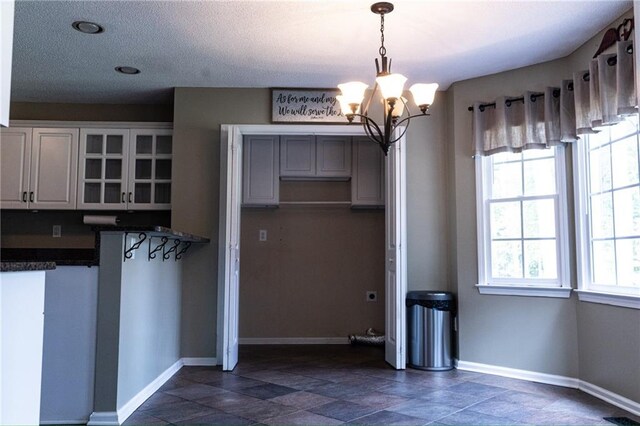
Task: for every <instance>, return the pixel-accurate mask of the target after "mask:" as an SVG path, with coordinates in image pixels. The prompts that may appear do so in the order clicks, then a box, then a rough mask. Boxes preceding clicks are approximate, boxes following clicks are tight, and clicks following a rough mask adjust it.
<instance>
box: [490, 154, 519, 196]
mask: <svg viewBox="0 0 640 426" xmlns="http://www.w3.org/2000/svg"><path fill="white" fill-rule="evenodd" d="M521 195H522V163H521V162H517V163H503V164H495V165H494V166H493V185H492V196H493V198H509V197H518V196H521Z"/></svg>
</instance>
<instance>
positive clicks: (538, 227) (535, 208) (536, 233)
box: [522, 199, 556, 238]
mask: <svg viewBox="0 0 640 426" xmlns="http://www.w3.org/2000/svg"><path fill="white" fill-rule="evenodd" d="M554 204H555V203H554V200H552V199H550V200H531V201H523V202H522V208H523V210H524V220H523V226H524V237H525V238H555V236H556V215H555V209H554Z"/></svg>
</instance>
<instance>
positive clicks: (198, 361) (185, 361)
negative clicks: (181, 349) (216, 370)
mask: <svg viewBox="0 0 640 426" xmlns="http://www.w3.org/2000/svg"><path fill="white" fill-rule="evenodd" d="M182 365H184V366H187V367H191V366H194V367H209V366H214V365H218V360H217V358H215V357H211V358H182Z"/></svg>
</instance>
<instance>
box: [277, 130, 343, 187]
mask: <svg viewBox="0 0 640 426" xmlns="http://www.w3.org/2000/svg"><path fill="white" fill-rule="evenodd" d="M280 177H281V178H282V179H300V180H307V179H309V180H318V179H319V180H332V179H339V180H348V179H349V178H350V177H351V137H349V136H317V137H316V136H311V135H306V136H291V135H287V136H281V137H280Z"/></svg>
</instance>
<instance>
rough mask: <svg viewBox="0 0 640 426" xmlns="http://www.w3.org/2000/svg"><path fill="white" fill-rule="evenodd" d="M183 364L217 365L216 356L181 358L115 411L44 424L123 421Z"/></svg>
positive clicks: (99, 425)
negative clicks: (77, 419) (86, 418)
mask: <svg viewBox="0 0 640 426" xmlns="http://www.w3.org/2000/svg"><path fill="white" fill-rule="evenodd" d="M184 365H187V366H211V365H217V362H216V358H181V359H179V360H178V361H176V362H175V363H174V364H173V365H172V366H171V367H169V368H167V369H166V370H165V371H163V372H162V373H161V374H160V375H159V376H158V377H156V378H155V380H154V381H152V382H151V383H149V384H148V385H147V386H146V387H145V388H144V389H142V390H141V391H140V392H138V393H137V394H136V395H135V396H134V397H133V398H131V399H130V400H129V401H128V402H127V403H126V404H124V405H123V406H122V407H121V408H120V409H119V410H118V411H117V412H116V411H102V412H93V413H92V414H91V416H90V417H89V422H88V423H87V422H86V421H84V422H81V421H69V422H50V423H44V422H43V423H41V424H43V425H46V424H87V425H88V426H94V425H95V426H118V425H120V424H122V423H124V421H125V420H127V418H128V417H129V416H130V415H131V414H133V412H134V411H136V410H137V409H138V407H140V406H141V405H142V403H143V402H145V401H146V400H147V399H148V398H149V397H150V396H151V395H153V394H154V393H155V392H156V391H157V390H158V389H160V388H161V387H162V385H164V384H165V383H166V382H167V380H169V379H170V378H171V377H172V376H173V375H174V374H176V373H177V372H178V370H180V369H181V368H182V367H183V366H184Z"/></svg>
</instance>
